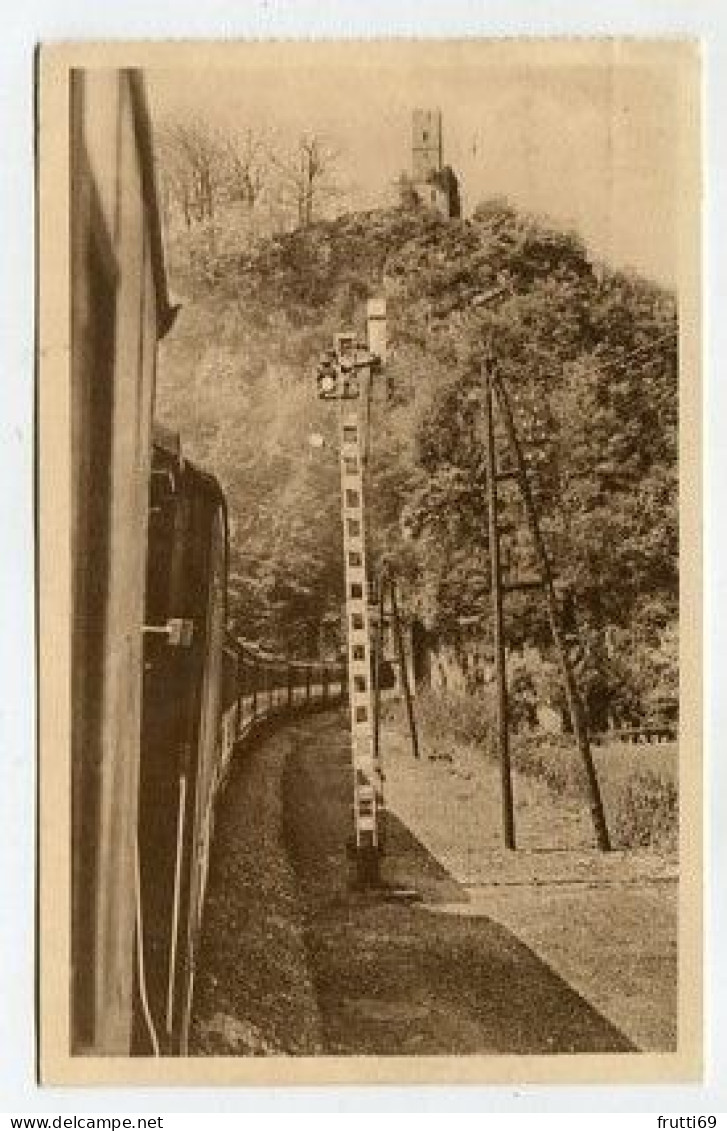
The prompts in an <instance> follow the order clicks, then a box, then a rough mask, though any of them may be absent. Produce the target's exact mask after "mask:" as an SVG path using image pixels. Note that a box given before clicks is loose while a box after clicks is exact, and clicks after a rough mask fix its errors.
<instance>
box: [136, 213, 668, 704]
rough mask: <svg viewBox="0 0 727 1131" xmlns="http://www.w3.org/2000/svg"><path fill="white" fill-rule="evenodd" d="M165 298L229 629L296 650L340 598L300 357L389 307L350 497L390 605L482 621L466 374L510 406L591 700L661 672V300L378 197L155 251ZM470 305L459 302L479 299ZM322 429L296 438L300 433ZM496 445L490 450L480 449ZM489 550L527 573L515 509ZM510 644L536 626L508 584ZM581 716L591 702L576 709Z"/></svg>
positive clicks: (325, 410)
mask: <svg viewBox="0 0 727 1131" xmlns="http://www.w3.org/2000/svg"><path fill="white" fill-rule="evenodd" d="M171 262H172V274H173V280H172V281H173V285H174V286H175V289H176V290H177V291H180V292H181V293H182V294H183V295H184V296H186V302H185V305H184V308H183V311H182V314H181V316H180V319H179V322H178V325H177V327H176V328H175V331H173V333H172V334H171V335H170V339H169V342H168V343H167V344H166V345H165V347H164V350H163V355H162V363H161V368H160V376H159V392H158V411H159V415H160V417H161V419H163V420H164V421H165V422H167V423H169V424H171V425H173V426H174V427H177V428H179V429H180V431H181V432H182V434H183V436H184V437H185V440H186V442H187V447H188V450H189V451H190V454H191V455H192V456H193V457H194V458H196V459H197V460H198V461H199V462H201V463H202V464H204V465H205V466H206V467H208V468H209V469H210V470H212V471H214V472H215V474H217V475H218V477H219V478H220V480H221V481H222V483H223V486H224V488H225V490H226V491H227V493H228V496H229V500H230V512H231V528H232V569H233V585H234V599H233V609H232V612H233V621H234V625H235V627H236V628H237V630H238V631H241V632H242V633H243V634H244V635H246V636H248V637H257V638H263V639H264V640H265V641H266V642H267V643H269V644H271V645H275V646H281V645H282V646H286V647H293V648H294V649H295V650H297V651H299V652H301V653H305V652H311V651H315V650H316V648H317V645H318V639H319V630H320V624H321V621H322V618H323V617H324V615H325V614H326V613H331V612H337V611H338V609H339V608H340V600H341V566H340V553H341V545H340V528H339V517H338V468H337V461H336V455H335V421H334V416H335V412H334V411H333V410H332V409H331V406H330V405H326V404H325V403H320V402H318V401H317V399H316V396H315V380H314V371H315V363H316V360H317V358H318V355H319V353H320V351H321V350H322V349H323V348H324V347H326V346H327V345H329V344H330V342H331V339H332V336H333V334H334V333H335V332H336V331H339V330H341V329H345V328H347V327H349V326H353V327H355V328H357V329H359V330H360V331H362V330H363V325H364V310H365V302H366V299H367V297H368V296H369V295H370V294H374V293H381V292H383V293H385V294H386V296H387V300H388V315H389V340H390V362H389V366H388V382H387V385H388V386H389V392H390V395H389V396H387V394H386V390H385V389H384V388H382V389H380V390H379V392H378V393H377V398H376V403H375V404H374V429H373V454H372V467H371V479H370V484H369V490H368V499H369V506H370V512H371V513H370V522H371V526H372V544H373V546H374V548H375V557H377V558H380V557H381V556H382V555H383V554H385V555H386V556H387V558H388V559H389V560H390V562H391V564H392V566H393V567H394V568H395V569H396V570H397V572H398V574H399V576H400V577H401V578H402V585H403V587H404V596H405V601H406V604H407V607H408V609H409V611H410V613H411V614H412V615H416V616H417V617H418V618H419V619H420V620H421V621H422V622H423V624H424V625H426V626H427V627H428V628H429V629H430V630H431V631H433V632H436V633H437V635H439V636H440V637H442V636H443V637H450V638H452V639H454V638H456V637H457V635H458V632H459V626H460V624H461V621H462V619H463V618H467V619H468V620H470V621H471V620H472V619H473V618H474V619H475V620H476V622H477V623H478V624H479V626H480V629H481V631H482V633H483V634H484V635H486V634H487V631H488V600H487V587H488V582H487V577H488V565H489V563H488V555H487V545H486V537H485V532H486V529H487V514H486V505H485V490H484V487H485V480H484V451H483V435H482V415H481V409H480V406H479V403H478V400H477V396H478V387H479V385H480V380H481V379H480V376H479V366H480V362H481V359H482V357H483V354H484V352H485V350H486V348H491V349H492V351H493V353H494V356H495V357H496V359H497V364H498V366H499V369H500V372H501V374H502V376H503V379H504V380H505V382H506V383H507V386H508V388H509V389H510V391H511V393H512V394H513V396H515V395H517V398H518V404H519V411H518V423H519V427H520V429H521V433H522V435H523V438H524V441H525V443H526V451H527V454H528V459H529V462H530V463H531V465H532V467H533V468H534V469H535V470H536V478H535V485H536V491H537V496H538V501H539V505H540V508H541V511H542V515H543V527H544V531H545V534H546V539H547V542H548V545H549V548H550V550H551V552H552V555H553V559H554V566H555V571H556V573H557V575H558V578H559V582H560V585H561V588H562V589H563V590H565V591H566V592H567V593H568V594H569V600H570V604H571V606H572V608H574V609H575V610H576V615H577V619H578V622H579V628H580V631H581V635H582V637H583V639H584V641H586V651H587V653H588V662H587V664H586V668H587V670H588V673H589V674H588V678H589V680H590V681H591V685H592V686H591V691H592V694H591V695H590V699H591V702H592V706H593V704H597V703H598V702H601V703H602V704H605V703H608V704H612V702H613V700H614V699H619V698H620V699H622V700H624V702H623V703H622V704H621V706H622V707H623V708H624V709H626V708H627V707H628V705H629V703H628V702H626V700H628V701H633V702H634V703H635V704H636V705H637V706H638V705H639V704H641V705H642V706H643V703H644V701H645V700H646V699H647V698H648V696H649V695H651V694H653V693H654V691H655V690H656V689H660V690H662V691H664V692H665V693H666V692H668V691H669V690H670V689H672V688H673V686H674V681H675V679H676V654H675V653H676V616H677V601H678V571H677V564H678V563H677V553H678V524H677V376H676V374H677V368H676V367H677V352H676V351H677V314H676V300H675V297H674V296H673V295H671V294H669V293H666V292H664V291H663V290H661V289H659V288H657V287H655V286H654V285H652V284H650V283H648V282H646V281H644V280H642V279H638V278H634V277H630V276H626V275H624V274H620V273H617V272H613V271H610V270H609V269H608V268H607V267H605V266H603V265H598V264H593V263H591V262H589V260H588V257H587V255H586V251H585V249H584V247H583V245H582V243H581V242H580V241H579V239H578V237H577V236H576V235H574V234H573V233H568V232H562V231H558V230H557V229H554V228H552V227H550V226H548V225H547V224H546V223H544V222H542V221H540V220H538V219H536V218H532V217H528V216H524V215H522V214H519V213H518V212H516V211H515V210H514V209H512V208H511V207H510V206H509V205H508V204H507V203H506V202H503V201H499V200H495V201H489V202H485V203H484V204H483V205H481V206H480V207H479V208H478V209H477V211H476V212H475V214H474V216H473V218H472V219H471V220H463V221H444V220H441V219H440V218H439V217H437V216H435V215H430V214H428V213H425V212H416V211H413V212H409V211H404V210H400V209H392V210H377V211H373V212H367V213H357V214H350V215H345V216H341V217H339V218H338V219H336V220H332V221H327V222H321V223H317V224H313V225H311V226H310V227H308V228H306V229H301V230H299V231H295V232H292V233H288V234H285V235H281V236H278V237H275V238H272V239H269V240H265V241H262V242H260V243H258V244H257V245H256V246H255V247H254V248H246V247H245V246H244V245H240V246H238V245H237V244H236V241H235V240H234V239H232V238H229V237H228V238H227V239H226V240H224V241H220V240H219V239H218V240H217V241H215V244H214V245H212V244H211V243H210V242H209V241H208V242H207V243H205V242H204V241H200V240H199V238H197V239H196V240H195V241H194V242H193V241H192V240H191V238H190V239H189V240H188V242H187V243H186V244H185V243H184V241H183V240H181V242H180V241H178V242H177V244H176V246H175V247H174V248H173V249H172V259H171ZM495 287H496V288H498V289H501V292H502V293H501V295H500V297H499V298H498V300H497V301H496V302H495V303H493V304H492V305H484V306H480V305H476V304H473V299H475V298H476V296H477V295H479V294H481V293H483V292H487V291H488V290H491V289H492V288H495ZM313 432H316V433H319V434H321V435H322V436H323V437H324V438H325V439H326V446H325V447H324V448H322V449H321V448H312V447H311V446H310V443H309V437H310V434H311V433H313ZM498 442H501V438H500V440H499V441H498ZM506 511H507V513H506V515H505V518H506V521H508V520H509V524H510V525H511V527H512V532H511V534H509V535H508V536H507V537H506V539H505V546H504V553H505V557H506V558H507V560H508V561H509V563H510V568H511V570H512V572H513V574H516V575H517V574H520V573H522V572H527V570H528V563H529V546H528V540H527V537H525V536H524V533H523V531H522V529H521V526H522V524H521V523H520V522H519V521H518V519H519V512H518V509H517V505H516V503H515V501H514V500H513V502H512V504H508V506H507V507H506ZM508 612H509V616H508V626H509V627H508V631H509V633H510V638H511V639H512V640H513V641H514V642H516V643H517V642H535V643H538V642H540V641H543V640H544V639H545V627H544V624H543V621H542V614H541V613H540V611H539V609H538V607H537V603H536V602H534V601H533V600H532V599H530V598H527V597H523V596H518V597H513V598H512V600H511V601H510V602H509V605H508ZM593 709H595V707H594V708H593Z"/></svg>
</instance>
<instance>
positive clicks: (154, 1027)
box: [134, 428, 228, 1053]
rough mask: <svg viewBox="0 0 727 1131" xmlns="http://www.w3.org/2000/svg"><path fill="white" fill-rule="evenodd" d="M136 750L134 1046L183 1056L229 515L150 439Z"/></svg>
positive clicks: (213, 491) (218, 684)
mask: <svg viewBox="0 0 727 1131" xmlns="http://www.w3.org/2000/svg"><path fill="white" fill-rule="evenodd" d="M151 491H152V506H151V522H150V532H149V564H148V576H147V610H146V621H147V633H146V648H145V665H144V667H145V672H144V711H143V726H142V743H141V796H140V809H139V848H140V859H141V907H142V910H143V924H142V930H141V931H140V940H139V943H140V952H141V957H142V963H141V964H140V982H139V985H138V987H137V988H138V995H137V1004H138V1005H139V1007H140V1008H139V1009H138V1010H137V1013H136V1023H135V1028H134V1049H135V1051H137V1052H149V1051H153V1049H154V1048H155V1047H157V1048H158V1049H159V1050H160V1051H161V1052H167V1053H176V1052H182V1051H184V1049H185V1048H186V1041H187V1028H188V1022H189V1011H190V1005H191V994H192V987H193V981H194V961H195V953H196V944H197V938H198V934H199V928H200V921H201V913H202V904H203V899H204V890H205V886H206V878H207V867H208V856H209V843H210V840H211V835H212V822H213V805H214V797H215V794H216V792H217V784H218V779H219V774H220V761H221V754H222V751H221V727H220V719H221V707H222V698H221V697H222V694H223V687H222V669H223V661H224V648H225V627H226V619H227V556H228V550H227V516H226V507H225V501H224V497H223V495H222V492H221V491H220V488H219V485H218V484H217V482H216V480H215V479H213V478H212V477H211V476H209V475H206V474H205V473H203V472H201V471H200V470H198V469H197V468H195V467H194V466H193V465H192V464H191V463H189V462H188V461H187V460H185V459H183V458H182V456H181V451H180V448H179V444H178V441H177V440H176V437H171V436H170V435H169V434H167V435H166V436H164V435H163V433H162V430H161V429H159V428H157V430H156V442H155V447H154V467H153V472H152V485H151Z"/></svg>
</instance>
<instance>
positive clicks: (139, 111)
mask: <svg viewBox="0 0 727 1131" xmlns="http://www.w3.org/2000/svg"><path fill="white" fill-rule="evenodd" d="M127 75H128V80H129V90H130V92H131V102H132V107H133V115H134V132H135V135H136V144H137V147H138V151H139V165H140V167H141V180H142V192H143V196H144V201H145V202H146V205H147V217H148V222H149V237H150V248H151V263H152V274H153V277H154V290H155V293H156V307H157V319H158V325H159V337H160V338H163V337H164V335H165V334H166V333H168V331H169V330H170V329H171V327H172V325H173V323H174V319H175V317H176V315H177V311H178V309H179V307H178V306H175V305H173V304H172V303H171V302H170V300H169V290H168V284H167V270H166V263H165V255H164V239H163V236H162V225H161V218H160V217H161V211H160V208H159V193H158V189H157V179H156V167H155V161H154V144H153V133H152V125H151V118H150V115H149V105H148V101H147V97H146V87H145V85H144V78H143V75H142V72H141V71H140V70H133V69H130V70H129V71H128V72H127Z"/></svg>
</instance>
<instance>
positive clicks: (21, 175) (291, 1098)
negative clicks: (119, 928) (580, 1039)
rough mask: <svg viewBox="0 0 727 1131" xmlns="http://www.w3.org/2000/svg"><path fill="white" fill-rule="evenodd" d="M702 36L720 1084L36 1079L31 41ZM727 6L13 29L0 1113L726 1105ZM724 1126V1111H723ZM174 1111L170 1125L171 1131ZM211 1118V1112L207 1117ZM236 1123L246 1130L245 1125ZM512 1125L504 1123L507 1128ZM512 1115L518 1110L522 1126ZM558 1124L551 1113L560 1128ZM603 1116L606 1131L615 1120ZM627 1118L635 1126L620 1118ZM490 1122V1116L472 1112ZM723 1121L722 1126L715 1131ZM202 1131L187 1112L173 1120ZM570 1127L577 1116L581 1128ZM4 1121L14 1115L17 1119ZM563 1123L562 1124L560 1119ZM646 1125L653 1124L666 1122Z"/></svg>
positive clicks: (1, 266)
mask: <svg viewBox="0 0 727 1131" xmlns="http://www.w3.org/2000/svg"><path fill="white" fill-rule="evenodd" d="M316 35H318V36H321V35H323V36H326V37H329V38H336V37H341V36H344V37H356V36H365V37H376V36H383V35H398V36H407V37H413V36H423V35H426V36H429V37H442V36H467V35H589V36H592V35H635V36H650V37H651V36H674V37H677V36H690V37H696V38H701V39H702V41H703V58H704V76H705V99H706V103H705V105H706V116H705V135H704V141H705V162H706V177H705V187H706V198H705V212H704V271H705V370H704V373H705V406H704V422H705V457H704V458H705V528H706V539H705V560H706V570H705V675H706V681H705V682H706V697H707V705H706V707H705V727H706V743H707V746H706V754H707V772H708V778H709V782H708V788H709V794H708V796H709V798H710V805H709V810H708V820H707V836H708V843H707V858H708V860H709V861H710V864H711V866H710V869H709V872H708V888H707V893H706V895H707V898H706V912H707V923H708V947H707V967H706V996H707V1018H708V1036H707V1079H706V1081H705V1083H704V1085H703V1086H702V1087H689V1088H681V1089H679V1088H652V1089H643V1088H642V1089H637V1088H614V1087H608V1088H593V1089H585V1088H578V1089H575V1088H573V1089H566V1088H557V1089H556V1088H550V1089H546V1088H537V1089H536V1088H533V1089H523V1090H517V1091H516V1090H513V1089H511V1088H487V1089H484V1088H483V1089H477V1088H461V1089H445V1088H428V1089H420V1090H416V1089H406V1090H404V1089H394V1088H387V1089H373V1088H367V1089H363V1088H348V1089H333V1090H322V1089H313V1088H307V1089H302V1088H298V1089H291V1090H275V1091H272V1090H271V1091H264V1090H261V1089H242V1088H235V1089H232V1088H231V1089H216V1090H214V1091H212V1090H209V1089H196V1090H193V1089H177V1090H172V1089H155V1090H142V1089H124V1090H116V1091H110V1090H103V1089H93V1090H86V1091H78V1090H71V1089H63V1090H61V1089H38V1088H37V1087H36V1086H35V1083H34V1075H35V1027H34V941H33V933H34V922H33V919H34V884H35V875H34V869H35V854H34V840H35V830H34V822H35V805H34V795H35V746H34V744H35V724H34V712H35V697H34V662H35V661H34V607H33V605H34V593H33V554H34V544H33V510H32V505H33V395H34V389H33V334H34V324H33V299H34V274H33V256H34V246H33V238H34V236H33V220H34V216H33V209H34V198H33V50H34V47H35V45H36V43H37V42H39V41H40V40H46V41H47V40H63V39H105V38H123V39H137V38H146V37H149V38H155V39H159V38H168V37H174V38H182V37H195V36H196V37H204V38H208V39H209V38H226V37H236V38H240V37H251V36H252V37H301V36H316ZM726 111H727V9H721V6H720V4H719V2H718V0H714V2H713V3H707V2H705V0H702V2H698V0H691V2H690V3H685V2H676V0H674V2H669V0H653V2H648V0H627V2H623V0H612V2H611V3H610V4H608V5H607V4H605V3H603V0H601V3H595V2H593V0H591V2H587V0H572V2H565V0H561V2H556V0H552V2H546V0H531V2H524V0H523V2H519V3H518V2H516V0H499V2H491V3H488V2H487V0H447V2H446V3H444V2H442V0H439V2H433V0H406V2H398V3H397V0H376V2H374V0H367V2H366V3H364V2H363V0H359V2H358V3H355V2H354V0H345V2H344V0H340V2H339V3H333V2H331V0H328V2H324V0H317V2H312V0H298V2H295V3H293V2H291V3H287V4H285V3H282V2H279V0H278V2H276V0H268V2H266V0H262V2H261V0H244V5H243V0H207V2H206V3H202V2H201V0H163V2H162V0H153V2H152V0H146V2H145V3H143V4H140V3H138V2H135V0H126V2H125V3H114V4H108V5H106V4H101V3H99V2H98V0H95V2H94V0H86V2H85V3H82V2H81V0H74V2H71V0H62V2H58V3H55V4H54V3H52V0H46V2H41V0H22V2H21V3H19V4H13V5H10V4H7V5H6V6H5V7H4V9H3V18H2V34H1V35H0V122H1V123H2V130H1V131H0V139H1V142H2V148H1V150H0V153H1V156H0V472H1V474H0V676H1V677H2V678H1V681H0V688H1V689H2V690H1V691H0V1112H13V1113H17V1114H20V1113H27V1114H31V1113H32V1112H35V1111H38V1112H53V1113H57V1112H77V1113H82V1112H87V1113H90V1112H96V1113H101V1112H114V1113H118V1114H122V1113H128V1112H140V1113H145V1112H146V1113H148V1114H150V1115H152V1114H156V1113H162V1112H175V1111H176V1112H180V1113H181V1112H188V1113H192V1112H212V1111H217V1112H246V1111H257V1112H260V1111H264V1110H276V1109H277V1110H279V1111H289V1112H305V1111H308V1112H314V1111H315V1112H323V1111H333V1112H340V1111H349V1112H356V1111H358V1112H363V1111H374V1110H379V1111H400V1112H416V1111H426V1110H429V1111H439V1112H447V1111H449V1112H454V1111H463V1112H464V1111H474V1112H521V1113H526V1112H540V1113H546V1112H550V1113H553V1112H603V1113H609V1115H610V1116H611V1119H610V1122H611V1123H613V1122H614V1121H615V1120H618V1119H619V1116H618V1115H616V1113H617V1112H634V1113H635V1112H644V1113H647V1112H650V1113H659V1112H660V1113H662V1114H666V1115H669V1114H672V1115H673V1114H676V1113H691V1114H696V1113H699V1112H712V1113H715V1112H719V1113H725V1112H727V975H726V974H725V966H726V964H727V753H726V752H725V751H724V750H723V746H724V745H725V744H724V743H722V742H721V741H720V739H721V736H722V734H723V733H725V732H727V665H726V664H725V658H724V649H725V639H724V632H723V631H722V628H723V623H724V614H725V605H726V603H727V565H726V564H725V563H727V520H726V518H725V514H724V513H723V512H724V508H725V507H726V506H727V492H726V491H725V484H727V446H726V445H725V444H724V442H723V438H722V434H721V428H724V427H725V426H727V385H726V381H725V366H726V365H727V348H726V347H727V270H726V267H725V263H726V261H727V213H726V210H725V200H726V196H727V125H726V123H725V114H726ZM724 1121H727V1116H725V1118H724ZM172 1122H176V1121H171V1120H170V1121H168V1122H167V1121H165V1126H166V1128H170V1127H171V1125H172ZM206 1122H207V1120H206V1119H205V1118H204V1117H202V1116H200V1117H198V1118H197V1119H196V1120H195V1123H194V1125H195V1126H202V1125H203V1123H206ZM235 1122H236V1125H239V1121H235ZM495 1122H496V1123H499V1120H498V1121H495ZM518 1122H519V1121H518ZM548 1122H549V1123H552V1125H553V1126H555V1125H556V1118H553V1117H552V1115H551V1116H550V1117H549V1119H548ZM602 1122H603V1120H599V1121H598V1123H599V1124H600V1123H602ZM627 1122H628V1124H629V1125H632V1121H631V1120H629V1121H627ZM478 1123H479V1124H481V1123H482V1120H479V1121H478ZM722 1123H723V1120H722V1119H720V1121H719V1125H722ZM184 1124H186V1125H187V1126H192V1121H191V1119H187V1120H182V1119H180V1121H179V1123H178V1124H177V1125H178V1126H182V1125H184ZM569 1124H570V1125H572V1126H575V1122H574V1121H569ZM6 1125H8V1126H9V1124H8V1123H7V1122H6ZM557 1125H558V1126H561V1123H560V1121H557ZM633 1125H634V1126H636V1125H639V1126H651V1127H656V1114H654V1115H645V1116H644V1117H643V1118H641V1119H638V1120H634V1121H633Z"/></svg>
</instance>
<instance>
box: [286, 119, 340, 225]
mask: <svg viewBox="0 0 727 1131" xmlns="http://www.w3.org/2000/svg"><path fill="white" fill-rule="evenodd" d="M339 157H340V153H339V152H338V150H337V149H336V148H335V147H334V146H332V145H331V144H330V143H329V142H328V141H327V140H326V139H325V138H324V137H322V136H321V135H320V134H315V133H305V134H301V135H300V137H299V138H298V140H297V142H296V144H295V146H294V148H293V151H292V152H291V153H290V154H289V155H287V156H285V157H281V156H280V155H279V154H275V153H273V154H271V161H272V163H273V165H274V166H275V168H276V169H277V171H278V174H279V178H280V191H281V193H282V194H283V195H284V196H285V197H287V198H288V200H289V201H290V202H291V203H292V204H293V206H294V208H295V211H296V216H297V219H298V225H299V227H302V228H307V227H308V226H309V225H310V224H311V223H312V222H313V217H314V215H315V212H316V210H317V208H318V207H319V205H320V203H321V201H322V200H324V199H326V198H330V197H332V196H335V195H337V194H338V192H339V187H338V185H337V183H336V170H337V164H338V160H339Z"/></svg>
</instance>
